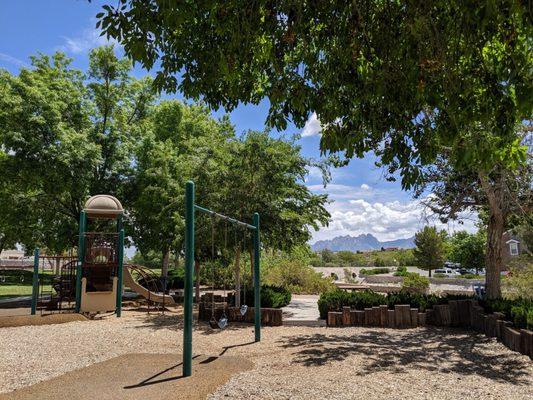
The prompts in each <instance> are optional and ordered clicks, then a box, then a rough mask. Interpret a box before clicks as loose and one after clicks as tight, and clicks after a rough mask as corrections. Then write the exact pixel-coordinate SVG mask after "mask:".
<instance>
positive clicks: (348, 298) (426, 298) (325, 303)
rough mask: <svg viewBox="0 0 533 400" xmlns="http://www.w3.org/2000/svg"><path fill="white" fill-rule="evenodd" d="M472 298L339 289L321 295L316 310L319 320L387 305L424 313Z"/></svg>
mask: <svg viewBox="0 0 533 400" xmlns="http://www.w3.org/2000/svg"><path fill="white" fill-rule="evenodd" d="M471 298H472V296H463V295H448V296H441V297H439V296H437V295H435V294H422V293H409V292H407V291H400V292H398V293H389V294H387V295H386V296H385V295H382V294H379V293H376V292H374V291H372V290H365V291H363V292H345V291H342V290H340V289H337V290H333V291H330V292H327V293H322V294H321V295H320V298H319V299H318V309H319V311H320V318H322V319H325V318H327V315H328V312H329V311H342V308H343V307H345V306H349V307H350V308H352V309H356V310H364V309H365V308H367V307H375V306H380V305H387V306H388V307H389V308H394V306H395V305H396V304H409V305H410V306H411V307H413V308H418V309H419V310H420V311H425V310H427V309H429V308H432V307H433V306H434V305H435V304H447V303H448V301H449V300H461V299H471Z"/></svg>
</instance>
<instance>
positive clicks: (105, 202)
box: [84, 194, 124, 219]
mask: <svg viewBox="0 0 533 400" xmlns="http://www.w3.org/2000/svg"><path fill="white" fill-rule="evenodd" d="M84 211H85V213H86V214H87V216H88V217H92V218H109V219H113V218H116V217H117V216H118V215H122V214H123V213H124V209H123V208H122V204H120V201H118V199H117V198H115V197H113V196H110V195H108V194H97V195H96V196H93V197H91V198H90V199H89V200H87V202H86V203H85V208H84Z"/></svg>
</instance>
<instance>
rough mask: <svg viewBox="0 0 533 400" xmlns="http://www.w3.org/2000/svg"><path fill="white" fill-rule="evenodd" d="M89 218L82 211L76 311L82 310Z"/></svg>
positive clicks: (77, 266)
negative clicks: (83, 265)
mask: <svg viewBox="0 0 533 400" xmlns="http://www.w3.org/2000/svg"><path fill="white" fill-rule="evenodd" d="M86 223H87V218H86V216H85V211H82V212H81V213H80V229H79V239H78V265H76V312H77V313H78V312H80V307H81V265H82V263H83V258H84V255H85V240H84V239H85V225H86Z"/></svg>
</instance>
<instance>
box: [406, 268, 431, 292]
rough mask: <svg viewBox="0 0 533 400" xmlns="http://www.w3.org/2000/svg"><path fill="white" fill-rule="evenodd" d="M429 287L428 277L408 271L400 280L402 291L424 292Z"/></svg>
mask: <svg viewBox="0 0 533 400" xmlns="http://www.w3.org/2000/svg"><path fill="white" fill-rule="evenodd" d="M428 289H429V279H428V278H427V277H425V276H420V275H419V274H415V273H408V274H407V275H406V276H405V277H404V278H403V282H402V291H406V292H409V293H426V292H427V291H428Z"/></svg>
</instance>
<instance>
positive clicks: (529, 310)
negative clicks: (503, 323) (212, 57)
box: [481, 297, 533, 329]
mask: <svg viewBox="0 0 533 400" xmlns="http://www.w3.org/2000/svg"><path fill="white" fill-rule="evenodd" d="M481 305H482V306H483V308H484V309H485V311H486V312H488V313H492V312H501V313H503V314H504V315H505V317H506V319H508V320H510V321H512V322H513V324H514V325H515V327H517V328H526V329H533V300H531V299H525V298H522V297H520V298H517V299H487V300H483V301H481Z"/></svg>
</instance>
